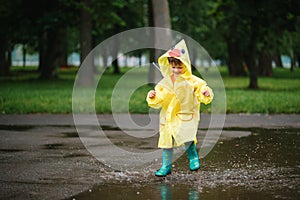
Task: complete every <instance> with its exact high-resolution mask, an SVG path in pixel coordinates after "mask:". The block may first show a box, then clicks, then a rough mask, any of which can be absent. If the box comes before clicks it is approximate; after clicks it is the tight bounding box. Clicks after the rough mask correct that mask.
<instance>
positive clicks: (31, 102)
mask: <svg viewBox="0 0 300 200" xmlns="http://www.w3.org/2000/svg"><path fill="white" fill-rule="evenodd" d="M25 69H27V68H25ZM34 69H36V68H35V67H31V68H30V69H29V70H26V71H24V70H23V68H19V67H16V68H13V70H12V74H13V76H11V77H10V78H0V90H1V95H0V112H1V113H2V114H8V113H71V112H72V90H73V84H74V80H75V75H76V73H77V68H70V69H67V70H59V78H60V79H59V80H57V81H39V80H37V79H36V78H37V77H38V74H37V73H36V72H35V71H33V70H34ZM20 70H23V71H22V73H20ZM121 70H122V74H120V75H113V74H112V72H111V69H109V70H107V71H106V72H105V73H104V74H103V75H102V77H101V80H100V81H101V83H100V84H99V86H98V87H97V91H96V94H95V107H96V108H95V109H96V112H97V113H110V112H111V95H112V91H113V88H114V86H115V84H116V83H117V82H118V80H119V79H120V78H121V77H122V75H123V74H124V73H125V72H127V71H128V68H122V69H121ZM219 70H220V72H221V75H222V78H223V81H224V85H225V88H226V96H227V112H228V113H300V101H299V99H300V78H299V77H300V69H299V68H296V69H295V71H294V72H293V73H291V72H290V71H289V70H288V69H281V68H276V69H274V77H273V78H266V77H260V79H259V84H260V90H250V89H247V85H248V78H246V77H230V76H229V75H228V72H227V68H225V67H220V68H219ZM150 89H152V87H150V86H147V85H144V86H141V87H140V88H138V89H137V90H136V91H135V92H134V93H133V94H132V95H131V97H130V100H129V111H130V112H133V113H147V112H148V111H149V107H148V106H147V103H146V101H145V98H146V94H147V92H148V91H149V90H150ZM125 92H126V91H125ZM201 112H210V105H208V106H204V105H202V106H201Z"/></svg>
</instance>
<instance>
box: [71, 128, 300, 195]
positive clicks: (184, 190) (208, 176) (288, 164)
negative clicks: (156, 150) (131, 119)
mask: <svg viewBox="0 0 300 200" xmlns="http://www.w3.org/2000/svg"><path fill="white" fill-rule="evenodd" d="M242 131H250V132H251V135H250V136H248V137H240V138H234V139H232V140H220V141H218V143H217V144H216V146H215V147H214V149H213V150H212V151H211V152H210V153H209V154H208V156H206V157H205V158H203V159H201V170H200V171H198V172H189V170H188V161H187V159H186V155H183V156H181V157H180V158H179V159H178V160H176V162H175V163H174V170H173V172H172V174H171V175H170V176H167V178H162V179H160V178H157V177H154V172H155V169H151V170H148V171H145V172H102V173H103V174H101V175H102V177H103V178H104V179H105V180H107V181H106V183H105V184H104V185H100V186H98V187H95V188H93V189H91V190H90V191H87V192H84V193H81V194H79V195H78V196H75V197H73V198H71V199H200V198H201V199H297V197H298V196H299V194H300V193H299V191H300V161H299V158H300V151H299V148H300V140H299V134H300V130H299V129H247V130H242Z"/></svg>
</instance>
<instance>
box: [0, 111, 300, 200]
mask: <svg viewBox="0 0 300 200" xmlns="http://www.w3.org/2000/svg"><path fill="white" fill-rule="evenodd" d="M132 118H134V120H135V121H136V122H137V123H140V124H143V123H144V122H145V121H146V122H147V121H149V117H148V116H146V115H132ZM97 119H98V120H99V123H100V124H101V126H106V127H111V128H117V125H116V124H115V122H114V118H113V116H112V115H98V116H97ZM210 119H211V118H210V116H209V115H202V119H201V123H200V128H201V129H207V128H208V124H209V122H210ZM83 124H89V121H84V122H83ZM217 124H218V123H214V127H213V128H216V129H217V128H221V127H218V125H217ZM224 127H225V128H226V129H230V128H253V127H259V128H300V115H293V114H292V115H260V114H255V115H247V114H230V115H227V116H226V121H225V124H224ZM129 128H130V127H129ZM210 128H211V127H210ZM118 132H120V131H118V130H117V129H116V130H114V132H111V134H118ZM232 134H235V132H230V131H224V134H223V137H232ZM242 134H243V133H242ZM116 140H118V139H116ZM145 145H147V148H149V146H150V147H152V148H156V141H155V140H153V141H149V142H148V144H145ZM0 160H1V162H0V170H1V171H0V174H1V175H0V199H66V198H70V197H72V196H74V195H76V194H78V193H81V192H83V191H86V190H88V189H89V188H92V187H93V186H95V185H98V184H103V183H106V182H109V181H110V180H111V181H113V180H114V178H115V174H114V172H112V170H111V169H109V168H107V167H106V166H104V165H103V164H101V163H100V162H99V161H97V160H96V159H95V158H94V157H93V156H92V155H91V154H90V153H89V152H88V151H87V150H86V149H85V147H84V145H83V144H82V142H81V140H80V139H79V137H78V135H77V133H76V129H75V127H74V121H73V117H72V115H61V114H58V115H50V114H34V115H0ZM153 170H154V169H153ZM152 173H153V172H152V171H151V170H150V171H149V174H148V175H149V176H151V174H152ZM103 174H105V176H103ZM145 176H147V174H146V175H145Z"/></svg>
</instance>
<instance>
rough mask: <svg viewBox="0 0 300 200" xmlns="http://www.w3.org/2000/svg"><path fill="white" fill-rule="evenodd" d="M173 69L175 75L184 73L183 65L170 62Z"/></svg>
mask: <svg viewBox="0 0 300 200" xmlns="http://www.w3.org/2000/svg"><path fill="white" fill-rule="evenodd" d="M170 67H171V71H172V73H173V74H175V75H180V74H182V73H183V66H182V64H181V65H175V64H174V63H172V62H171V63H170Z"/></svg>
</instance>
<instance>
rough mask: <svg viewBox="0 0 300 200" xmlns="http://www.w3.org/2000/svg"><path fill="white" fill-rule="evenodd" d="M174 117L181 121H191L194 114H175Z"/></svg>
mask: <svg viewBox="0 0 300 200" xmlns="http://www.w3.org/2000/svg"><path fill="white" fill-rule="evenodd" d="M176 116H177V117H178V119H180V120H181V121H184V122H185V121H191V120H192V119H193V118H194V113H177V114H176Z"/></svg>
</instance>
